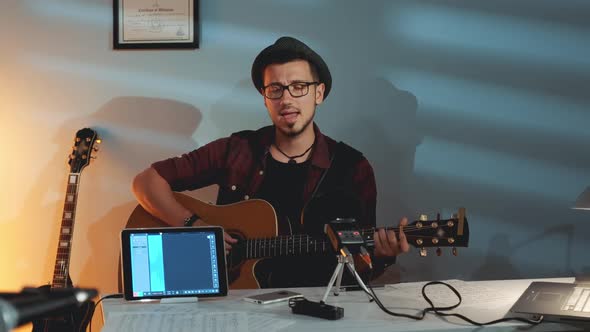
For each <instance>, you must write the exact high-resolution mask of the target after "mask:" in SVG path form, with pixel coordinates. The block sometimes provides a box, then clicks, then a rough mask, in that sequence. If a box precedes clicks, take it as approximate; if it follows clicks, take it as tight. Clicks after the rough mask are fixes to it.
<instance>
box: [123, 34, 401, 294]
mask: <svg viewBox="0 0 590 332" xmlns="http://www.w3.org/2000/svg"><path fill="white" fill-rule="evenodd" d="M252 81H253V83H254V86H255V87H256V89H257V90H258V92H259V93H260V94H261V95H262V96H263V98H264V105H265V106H266V109H267V110H268V114H269V116H270V119H271V121H272V123H273V126H268V127H264V128H261V129H259V130H257V131H242V132H238V133H234V134H232V135H231V136H230V137H225V138H221V139H218V140H216V141H213V142H211V143H209V144H207V145H205V146H202V147H200V148H198V149H196V150H194V151H192V152H190V153H188V154H184V155H183V156H181V157H176V158H171V159H167V160H163V161H160V162H156V163H154V164H152V166H151V167H150V168H148V169H146V170H145V171H143V172H141V173H140V174H138V175H137V176H136V178H135V179H134V181H133V191H134V193H135V195H136V197H137V199H138V201H139V203H140V204H141V205H142V206H143V207H144V208H145V209H146V210H147V211H148V212H150V213H151V214H153V215H154V216H156V217H158V218H160V219H161V220H163V221H164V222H166V223H168V224H170V225H173V226H181V225H183V224H184V225H190V224H193V222H195V221H196V223H195V224H196V225H206V224H205V221H202V220H196V219H198V217H197V216H196V215H194V214H193V212H191V211H189V210H188V209H187V208H185V207H183V206H182V205H181V204H179V203H178V202H177V201H176V200H175V199H174V196H173V194H172V191H173V190H174V191H182V190H193V189H196V188H201V187H204V186H208V185H211V184H218V185H219V187H220V188H219V196H218V199H217V203H218V204H228V203H234V202H237V201H241V200H247V199H250V198H262V199H265V200H267V201H269V202H270V203H271V204H272V205H273V207H274V208H275V210H276V211H277V215H278V216H279V225H278V228H279V233H280V234H281V235H290V234H310V235H312V236H321V235H322V230H323V228H322V225H323V224H324V223H326V222H328V221H330V220H328V219H331V218H334V217H354V218H355V219H356V220H357V223H358V224H359V227H361V228H362V227H366V226H368V227H374V226H375V222H376V221H375V209H376V196H377V193H376V186H375V177H374V174H373V169H372V167H371V165H370V164H369V162H368V161H367V159H366V158H365V157H364V156H363V155H362V154H361V153H360V152H358V151H356V150H354V149H353V148H351V147H349V146H347V145H346V144H343V143H337V142H336V141H334V140H333V139H331V138H329V137H327V136H325V135H323V134H322V133H321V132H320V130H319V128H318V127H317V125H315V123H314V121H313V120H314V116H315V111H316V107H317V106H318V105H320V104H321V103H322V102H323V101H324V100H325V98H326V97H327V96H328V94H329V93H330V89H331V86H332V77H331V75H330V71H329V69H328V66H327V65H326V63H325V62H324V60H323V59H322V58H321V57H320V56H319V55H318V54H317V53H315V52H314V51H313V50H312V49H311V48H309V47H308V46H307V45H305V44H304V43H302V42H301V41H299V40H297V39H294V38H291V37H282V38H279V39H278V40H277V41H276V42H275V43H274V44H273V45H270V46H268V47H267V48H265V49H264V50H262V51H261V52H260V54H259V55H258V56H257V57H256V59H255V60H254V63H253V65H252ZM330 197H336V198H335V199H328V198H330ZM343 197H344V198H345V200H343V199H342V198H343ZM349 198H350V199H351V200H349ZM328 210H331V211H328ZM302 214H303V215H304V216H303V217H302ZM311 215H313V216H311ZM406 223H407V220H406V219H405V218H404V219H402V221H400V229H401V228H402V227H403V225H405V224H406ZM245 227H248V225H245ZM398 235H399V240H398V238H397V237H396V234H395V233H394V232H393V231H387V232H386V231H384V230H383V229H381V230H379V231H377V232H375V233H374V242H375V247H374V251H373V256H374V264H375V265H376V269H377V270H380V271H382V270H383V268H384V267H385V265H387V263H391V262H393V261H394V259H395V256H397V255H398V254H400V253H403V252H407V251H408V250H409V245H408V242H407V240H406V237H405V235H404V233H403V231H400V233H399V234H398ZM236 243H237V240H236V239H234V238H232V237H231V236H230V235H228V234H225V244H226V251H230V250H231V248H232V245H236ZM335 265H336V259H335V257H334V255H330V256H325V255H324V256H308V257H279V258H274V259H267V260H264V261H263V262H262V263H260V264H258V265H257V270H258V269H259V270H260V271H257V272H256V275H257V277H258V279H259V282H260V284H261V286H262V287H293V286H325V285H327V283H328V281H329V279H330V277H331V274H332V272H333V270H334V267H335Z"/></svg>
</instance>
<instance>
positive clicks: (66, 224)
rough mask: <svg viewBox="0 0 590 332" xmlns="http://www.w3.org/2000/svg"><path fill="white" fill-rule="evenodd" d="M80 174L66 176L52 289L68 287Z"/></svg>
mask: <svg viewBox="0 0 590 332" xmlns="http://www.w3.org/2000/svg"><path fill="white" fill-rule="evenodd" d="M79 183H80V173H70V174H69V175H68V185H67V190H66V198H65V202H64V208H63V214H62V219H61V227H60V230H59V241H58V242H57V254H56V257H55V266H54V269H53V281H52V283H51V287H52V288H66V287H69V285H68V271H69V266H70V253H71V247H72V235H73V233H74V220H75V217H76V203H77V201H78V185H79Z"/></svg>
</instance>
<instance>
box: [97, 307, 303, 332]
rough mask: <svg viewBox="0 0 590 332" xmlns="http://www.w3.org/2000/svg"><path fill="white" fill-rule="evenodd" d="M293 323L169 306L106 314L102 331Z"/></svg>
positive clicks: (208, 330) (214, 329) (269, 327)
mask: <svg viewBox="0 0 590 332" xmlns="http://www.w3.org/2000/svg"><path fill="white" fill-rule="evenodd" d="M176 309H178V308H176ZM293 323H294V321H293V320H288V319H281V318H279V317H277V316H275V315H268V314H256V313H254V314H251V313H246V312H209V313H192V314H189V313H186V312H181V313H178V312H172V311H171V310H170V307H168V308H164V307H157V309H156V310H152V311H150V312H120V313H119V312H114V313H110V314H109V317H108V319H107V321H106V323H105V325H104V327H103V329H102V331H103V332H116V331H129V332H133V331H138V332H139V331H141V332H152V331H154V332H156V331H158V332H159V331H179V332H185V331H186V332H192V331H202V332H230V331H237V332H248V331H265V332H274V331H278V330H280V329H283V328H285V327H287V326H289V325H291V324H293Z"/></svg>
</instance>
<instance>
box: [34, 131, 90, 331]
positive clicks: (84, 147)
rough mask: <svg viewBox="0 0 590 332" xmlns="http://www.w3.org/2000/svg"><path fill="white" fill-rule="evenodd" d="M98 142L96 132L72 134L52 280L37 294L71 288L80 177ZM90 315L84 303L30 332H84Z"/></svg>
mask: <svg viewBox="0 0 590 332" xmlns="http://www.w3.org/2000/svg"><path fill="white" fill-rule="evenodd" d="M100 142H101V141H100V139H99V138H98V135H97V133H96V132H95V131H94V130H92V129H90V128H83V129H80V130H78V132H77V133H76V138H75V140H74V146H73V148H72V153H71V154H70V155H69V156H68V158H69V160H68V164H69V165H70V173H69V175H68V183H67V190H66V198H65V203H64V208H63V215H62V220H61V228H60V230H59V241H58V244H57V254H56V258H55V267H54V270H53V280H52V282H51V285H45V286H41V287H40V290H41V292H52V290H53V291H58V290H62V289H64V288H72V287H73V283H72V280H71V279H70V274H69V266H70V254H71V247H72V235H73V232H74V220H75V217H76V203H77V201H78V186H79V184H80V174H81V173H82V170H83V169H84V167H86V166H88V164H89V163H90V160H91V159H94V158H95V157H94V156H93V153H94V152H97V151H98V147H95V144H100ZM93 312H94V302H92V301H86V302H83V303H82V305H81V306H80V307H77V308H75V309H74V310H71V311H68V312H67V313H64V314H63V315H60V316H59V317H51V318H45V319H40V320H35V321H33V332H52V331H76V332H78V331H85V330H86V327H87V326H88V323H89V322H90V318H91V317H92V313H93Z"/></svg>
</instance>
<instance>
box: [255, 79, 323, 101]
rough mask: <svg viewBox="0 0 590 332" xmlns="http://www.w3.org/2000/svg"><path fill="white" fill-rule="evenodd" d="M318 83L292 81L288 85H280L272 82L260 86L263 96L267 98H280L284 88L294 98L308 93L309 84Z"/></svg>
mask: <svg viewBox="0 0 590 332" xmlns="http://www.w3.org/2000/svg"><path fill="white" fill-rule="evenodd" d="M315 84H320V82H294V83H291V84H289V85H282V84H279V83H272V84H269V85H267V86H265V87H263V88H262V91H263V93H264V96H265V97H266V98H268V99H280V98H281V97H282V96H283V92H284V91H285V90H289V93H290V94H291V96H293V97H294V98H298V97H303V96H305V95H306V94H308V93H309V86H310V85H315Z"/></svg>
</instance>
